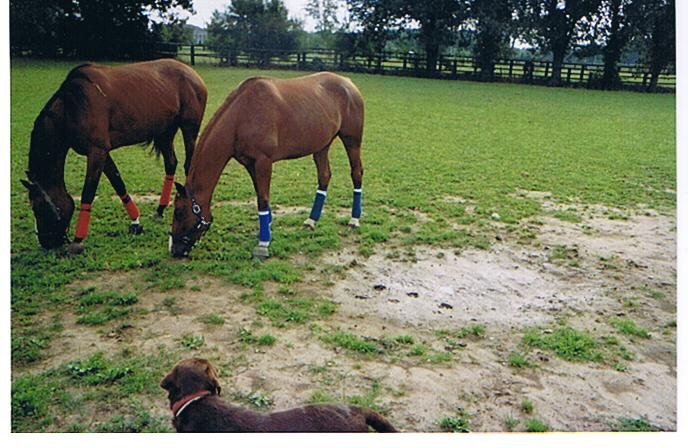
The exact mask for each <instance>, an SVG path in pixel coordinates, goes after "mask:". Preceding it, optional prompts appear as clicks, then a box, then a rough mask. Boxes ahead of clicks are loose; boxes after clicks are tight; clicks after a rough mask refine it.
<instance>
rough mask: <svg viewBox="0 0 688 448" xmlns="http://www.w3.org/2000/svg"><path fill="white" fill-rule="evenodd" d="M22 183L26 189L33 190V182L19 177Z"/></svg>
mask: <svg viewBox="0 0 688 448" xmlns="http://www.w3.org/2000/svg"><path fill="white" fill-rule="evenodd" d="M21 183H22V185H24V186H25V187H26V189H27V190H29V191H32V190H33V184H32V183H31V182H29V181H28V180H25V179H21Z"/></svg>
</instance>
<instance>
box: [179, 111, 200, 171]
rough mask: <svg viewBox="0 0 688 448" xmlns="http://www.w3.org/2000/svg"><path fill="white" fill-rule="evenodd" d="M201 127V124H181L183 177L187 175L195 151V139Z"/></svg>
mask: <svg viewBox="0 0 688 448" xmlns="http://www.w3.org/2000/svg"><path fill="white" fill-rule="evenodd" d="M200 127H201V122H200V121H199V122H197V123H196V122H194V123H191V124H182V127H181V130H182V136H183V137H184V153H185V156H184V157H185V159H184V175H186V176H188V175H189V167H190V166H191V157H193V153H194V150H195V149H196V138H197V137H198V131H199V129H200Z"/></svg>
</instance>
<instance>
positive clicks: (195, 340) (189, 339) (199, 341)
mask: <svg viewBox="0 0 688 448" xmlns="http://www.w3.org/2000/svg"><path fill="white" fill-rule="evenodd" d="M178 341H179V345H181V346H182V347H185V348H188V349H190V350H197V349H199V348H201V347H202V346H203V345H204V344H205V338H204V337H203V336H202V335H197V334H190V333H186V334H183V335H182V336H181V337H180V338H179V339H178Z"/></svg>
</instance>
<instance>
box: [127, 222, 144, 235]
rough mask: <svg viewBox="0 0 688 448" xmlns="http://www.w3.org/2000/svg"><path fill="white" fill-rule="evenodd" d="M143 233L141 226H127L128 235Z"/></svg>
mask: <svg viewBox="0 0 688 448" xmlns="http://www.w3.org/2000/svg"><path fill="white" fill-rule="evenodd" d="M142 233H143V226H142V225H141V224H131V225H130V226H129V235H141V234H142Z"/></svg>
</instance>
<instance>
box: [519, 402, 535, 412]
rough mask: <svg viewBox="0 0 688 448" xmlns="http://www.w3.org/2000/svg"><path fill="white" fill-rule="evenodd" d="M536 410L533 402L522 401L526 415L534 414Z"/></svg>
mask: <svg viewBox="0 0 688 448" xmlns="http://www.w3.org/2000/svg"><path fill="white" fill-rule="evenodd" d="M534 409H535V406H534V405H533V402H532V401H530V400H528V399H526V398H524V399H523V400H521V410H522V411H523V412H525V413H526V414H532V413H533V410H534Z"/></svg>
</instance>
